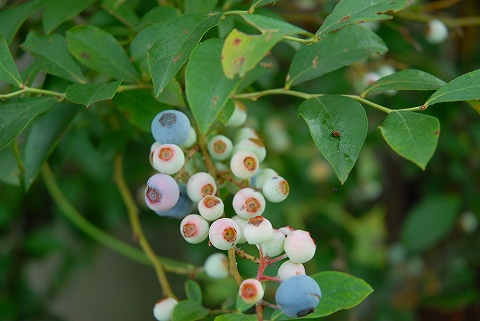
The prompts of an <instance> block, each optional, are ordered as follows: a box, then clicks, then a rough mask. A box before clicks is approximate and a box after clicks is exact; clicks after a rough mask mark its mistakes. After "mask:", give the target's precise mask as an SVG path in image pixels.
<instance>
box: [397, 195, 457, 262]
mask: <svg viewBox="0 0 480 321" xmlns="http://www.w3.org/2000/svg"><path fill="white" fill-rule="evenodd" d="M459 212H460V202H459V199H458V198H457V197H452V196H445V195H443V196H433V197H429V198H427V199H425V200H423V201H421V202H420V203H418V204H416V205H415V207H414V208H413V209H412V210H411V211H410V212H409V213H408V216H407V218H406V220H405V223H404V224H403V227H402V232H401V235H400V239H401V241H402V243H403V244H405V246H406V247H407V248H409V249H410V250H412V251H415V252H422V251H425V250H428V249H429V248H431V247H432V246H434V245H435V244H436V243H438V242H439V241H440V240H441V239H442V238H444V237H445V236H447V235H448V233H450V231H451V230H452V228H453V227H454V225H455V221H456V217H457V215H458V214H459ZM426 231H428V232H426Z"/></svg>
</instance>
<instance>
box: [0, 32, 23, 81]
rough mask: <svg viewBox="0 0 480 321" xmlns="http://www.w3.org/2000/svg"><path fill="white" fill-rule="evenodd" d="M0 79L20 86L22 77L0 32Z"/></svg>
mask: <svg viewBox="0 0 480 321" xmlns="http://www.w3.org/2000/svg"><path fill="white" fill-rule="evenodd" d="M0 80H3V81H5V82H6V83H9V84H11V85H14V86H17V87H21V86H22V77H20V74H19V73H18V69H17V66H16V65H15V61H14V60H13V57H12V54H11V53H10V49H9V48H8V44H7V41H6V40H5V38H4V37H3V35H2V34H1V33H0Z"/></svg>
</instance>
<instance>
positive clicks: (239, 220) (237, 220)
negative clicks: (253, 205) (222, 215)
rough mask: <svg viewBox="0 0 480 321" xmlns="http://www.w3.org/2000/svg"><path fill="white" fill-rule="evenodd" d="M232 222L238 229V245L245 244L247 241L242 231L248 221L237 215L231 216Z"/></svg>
mask: <svg viewBox="0 0 480 321" xmlns="http://www.w3.org/2000/svg"><path fill="white" fill-rule="evenodd" d="M232 220H233V221H234V222H235V223H237V225H238V227H239V228H240V239H239V240H238V244H242V243H245V242H247V240H246V239H245V233H243V230H244V229H245V226H247V223H248V220H246V219H244V218H243V217H241V216H238V215H234V216H232Z"/></svg>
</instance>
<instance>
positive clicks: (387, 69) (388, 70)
mask: <svg viewBox="0 0 480 321" xmlns="http://www.w3.org/2000/svg"><path fill="white" fill-rule="evenodd" d="M394 73H395V68H393V67H392V66H391V65H383V66H381V67H380V68H378V70H377V74H378V75H379V76H380V77H386V76H390V75H392V74H394Z"/></svg>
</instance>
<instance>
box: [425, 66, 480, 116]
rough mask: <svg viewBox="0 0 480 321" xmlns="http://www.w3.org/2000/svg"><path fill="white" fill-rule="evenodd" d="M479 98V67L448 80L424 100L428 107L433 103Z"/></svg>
mask: <svg viewBox="0 0 480 321" xmlns="http://www.w3.org/2000/svg"><path fill="white" fill-rule="evenodd" d="M472 99H480V69H478V70H475V71H472V72H469V73H466V74H464V75H461V76H460V77H457V78H455V79H453V80H452V81H450V82H449V83H448V84H446V85H445V86H443V87H442V88H440V89H439V90H437V91H436V92H434V93H433V94H432V95H431V96H430V97H429V98H428V99H427V101H426V102H425V104H424V106H425V107H428V106H431V105H433V104H438V103H443V102H449V101H464V100H472Z"/></svg>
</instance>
